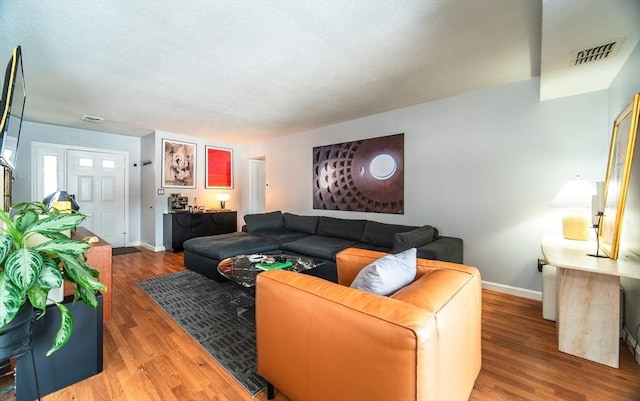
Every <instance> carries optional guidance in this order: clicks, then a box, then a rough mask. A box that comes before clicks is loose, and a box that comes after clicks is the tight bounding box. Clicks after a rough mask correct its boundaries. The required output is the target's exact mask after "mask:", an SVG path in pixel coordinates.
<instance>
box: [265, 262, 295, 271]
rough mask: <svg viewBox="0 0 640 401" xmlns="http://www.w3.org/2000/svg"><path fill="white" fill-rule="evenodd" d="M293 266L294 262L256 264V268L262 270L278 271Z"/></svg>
mask: <svg viewBox="0 0 640 401" xmlns="http://www.w3.org/2000/svg"><path fill="white" fill-rule="evenodd" d="M291 266H293V262H292V261H290V260H287V261H286V262H274V263H264V262H262V263H256V267H257V268H258V269H262V270H277V269H286V268H287V267H291Z"/></svg>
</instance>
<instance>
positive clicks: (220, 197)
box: [216, 194, 231, 210]
mask: <svg viewBox="0 0 640 401" xmlns="http://www.w3.org/2000/svg"><path fill="white" fill-rule="evenodd" d="M229 199H231V196H230V195H229V194H217V195H216V200H219V201H220V209H222V210H224V208H225V202H226V201H228V200H229Z"/></svg>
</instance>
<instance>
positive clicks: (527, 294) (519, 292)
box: [482, 281, 542, 301]
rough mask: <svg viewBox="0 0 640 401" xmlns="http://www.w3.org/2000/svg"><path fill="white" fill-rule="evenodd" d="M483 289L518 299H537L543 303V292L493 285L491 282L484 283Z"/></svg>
mask: <svg viewBox="0 0 640 401" xmlns="http://www.w3.org/2000/svg"><path fill="white" fill-rule="evenodd" d="M482 288H484V289H487V290H492V291H498V292H504V293H505V294H511V295H515V296H518V297H523V298H529V299H535V300H536V301H542V291H532V290H527V289H526V288H519V287H512V286H510V285H504V284H498V283H492V282H490V281H483V282H482Z"/></svg>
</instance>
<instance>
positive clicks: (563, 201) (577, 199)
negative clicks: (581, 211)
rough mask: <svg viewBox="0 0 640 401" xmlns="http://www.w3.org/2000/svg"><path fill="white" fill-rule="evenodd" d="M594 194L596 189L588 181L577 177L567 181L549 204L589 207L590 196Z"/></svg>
mask: <svg viewBox="0 0 640 401" xmlns="http://www.w3.org/2000/svg"><path fill="white" fill-rule="evenodd" d="M595 194H596V189H595V188H594V186H593V185H591V184H590V183H589V182H588V181H585V180H581V179H580V178H579V177H577V178H576V179H575V180H571V181H568V182H567V183H566V184H564V186H563V187H562V189H561V190H560V192H558V193H557V194H556V196H554V197H553V199H551V203H550V206H557V207H572V208H590V207H591V199H592V196H593V195H595Z"/></svg>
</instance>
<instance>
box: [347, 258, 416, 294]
mask: <svg viewBox="0 0 640 401" xmlns="http://www.w3.org/2000/svg"><path fill="white" fill-rule="evenodd" d="M416 253H417V250H416V248H410V249H407V250H406V251H404V252H400V253H397V254H395V255H387V256H385V257H382V258H380V259H378V260H376V261H375V262H373V263H371V264H370V265H368V266H366V267H364V268H363V269H362V270H360V272H359V273H358V275H357V276H356V278H355V279H354V280H353V282H352V283H351V288H357V289H359V290H363V291H368V292H372V293H374V294H378V295H389V294H393V293H394V292H396V291H398V290H399V289H400V288H402V287H404V286H406V285H407V284H409V283H411V282H412V281H413V280H414V279H415V278H416Z"/></svg>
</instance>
